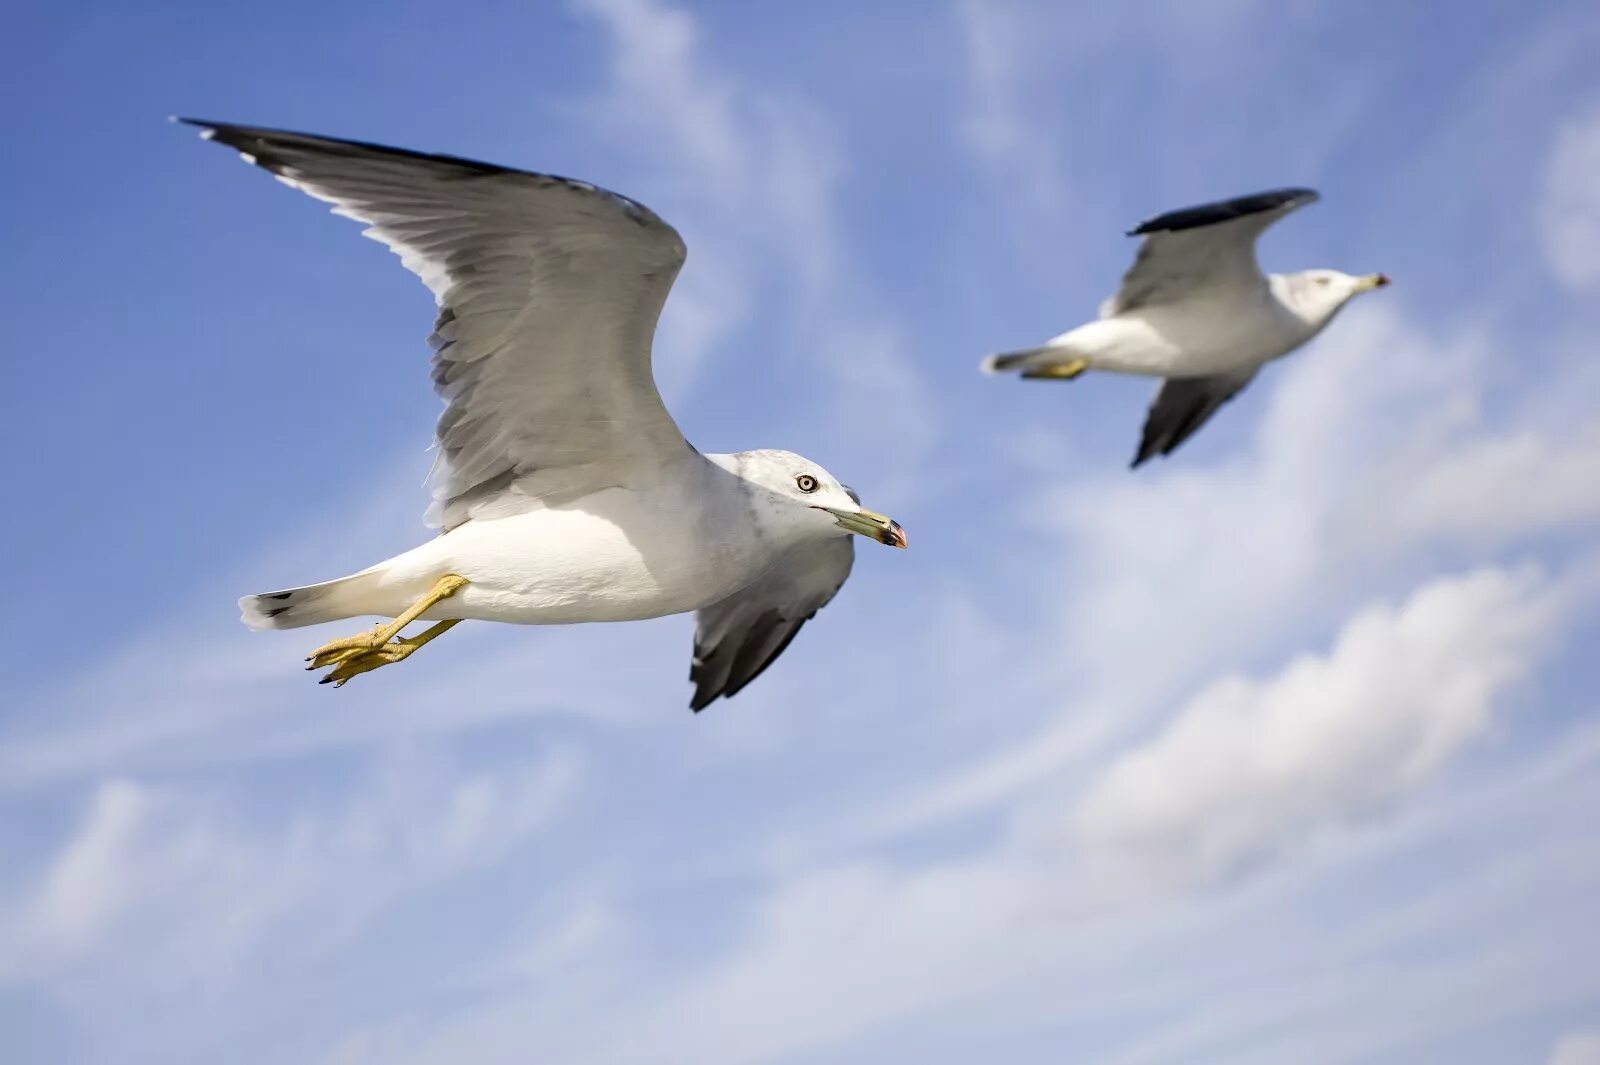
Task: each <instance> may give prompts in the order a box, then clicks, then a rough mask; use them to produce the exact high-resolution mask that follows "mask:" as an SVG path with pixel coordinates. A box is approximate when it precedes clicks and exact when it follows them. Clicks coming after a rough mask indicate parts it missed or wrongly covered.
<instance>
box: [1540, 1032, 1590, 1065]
mask: <svg viewBox="0 0 1600 1065" xmlns="http://www.w3.org/2000/svg"><path fill="white" fill-rule="evenodd" d="M1549 1065H1600V1034H1597V1033H1593V1032H1573V1033H1571V1034H1569V1035H1565V1036H1563V1037H1562V1038H1561V1041H1560V1042H1559V1043H1557V1044H1556V1047H1555V1049H1554V1050H1552V1051H1551V1052H1550V1061H1549Z"/></svg>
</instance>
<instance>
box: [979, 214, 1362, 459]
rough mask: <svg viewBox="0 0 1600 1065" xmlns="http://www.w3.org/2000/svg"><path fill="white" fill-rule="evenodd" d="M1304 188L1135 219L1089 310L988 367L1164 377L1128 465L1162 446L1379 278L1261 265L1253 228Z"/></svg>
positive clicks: (1026, 372)
mask: <svg viewBox="0 0 1600 1065" xmlns="http://www.w3.org/2000/svg"><path fill="white" fill-rule="evenodd" d="M1317 198H1318V197H1317V194H1316V193H1315V192H1313V191H1312V190H1310V189H1278V190H1275V191H1272V192H1263V193H1257V194H1254V195H1251V196H1241V197H1238V198H1236V199H1232V200H1223V201H1220V202H1217V203H1208V204H1202V205H1200V206H1198V207H1187V208H1184V209H1182V210H1179V211H1169V212H1168V213H1166V214H1163V215H1159V216H1157V217H1155V218H1152V219H1150V220H1149V221H1147V222H1144V223H1142V224H1140V225H1139V226H1137V227H1135V228H1134V229H1132V230H1131V231H1130V232H1129V236H1141V237H1143V238H1144V239H1143V241H1141V243H1140V245H1139V253H1138V256H1137V257H1136V258H1135V259H1134V263H1133V266H1132V267H1131V268H1130V269H1129V270H1128V272H1127V273H1126V274H1125V275H1123V278H1122V285H1121V287H1120V288H1118V290H1117V292H1116V293H1115V294H1114V295H1113V296H1111V297H1110V298H1109V299H1107V300H1106V301H1105V302H1104V303H1102V304H1101V305H1100V317H1099V319H1098V320H1097V321H1093V322H1089V323H1087V324H1085V325H1081V326H1079V327H1077V328H1076V329H1072V330H1070V331H1068V332H1066V333H1062V334H1061V335H1060V336H1058V337H1055V338H1053V339H1051V340H1049V341H1047V342H1045V343H1044V344H1042V345H1040V346H1039V347H1036V348H1027V349H1025V350H1022V351H1013V352H1007V353H1005V354H1002V355H991V356H989V358H987V359H985V360H984V363H983V368H984V370H985V371H986V372H989V373H1003V372H1006V371H1011V370H1015V371H1017V372H1018V373H1020V374H1021V376H1023V377H1025V378H1058V379H1060V378H1068V379H1070V378H1074V377H1077V376H1078V375H1079V374H1081V373H1083V372H1085V371H1088V370H1103V371H1107V372H1111V373H1127V374H1143V375H1148V376H1153V377H1162V378H1165V379H1166V380H1164V381H1163V383H1162V386H1161V388H1160V390H1159V391H1158V392H1157V393H1156V398H1155V400H1154V402H1153V403H1152V404H1151V406H1150V413H1149V416H1148V417H1147V418H1146V420H1145V427H1144V433H1143V436H1142V438H1141V440H1140V443H1139V450H1138V452H1137V454H1136V455H1135V456H1134V460H1133V465H1135V466H1138V465H1139V464H1140V463H1142V462H1144V461H1145V460H1146V459H1149V458H1150V457H1151V456H1152V455H1156V454H1161V455H1166V454H1170V453H1171V452H1172V451H1173V450H1174V449H1175V448H1177V446H1178V445H1179V444H1181V443H1183V441H1184V440H1186V439H1188V438H1189V437H1190V436H1192V435H1193V434H1194V432H1195V431H1196V430H1197V429H1199V428H1200V426H1201V425H1203V424H1204V423H1205V421H1206V419H1208V418H1210V417H1211V415H1212V414H1214V413H1215V412H1216V410H1217V408H1219V407H1221V406H1222V405H1223V404H1224V403H1226V402H1227V401H1228V400H1230V399H1232V398H1233V397H1234V396H1235V395H1237V394H1238V393H1239V391H1240V390H1241V389H1243V388H1244V387H1245V386H1246V385H1247V384H1249V383H1250V380H1251V379H1252V378H1253V377H1254V376H1255V373H1256V371H1257V370H1258V369H1259V368H1260V367H1261V366H1262V365H1263V364H1265V363H1267V362H1270V361H1272V360H1273V359H1276V358H1280V357H1282V356H1284V355H1287V354H1289V353H1290V352H1291V351H1294V350H1295V349H1296V348H1298V347H1300V346H1301V345H1303V344H1305V343H1306V342H1307V341H1309V340H1310V339H1311V338H1312V337H1314V336H1316V335H1317V334H1318V333H1319V332H1321V331H1322V329H1323V328H1324V327H1325V326H1326V325H1327V324H1328V323H1329V322H1330V321H1332V320H1333V317H1334V315H1336V314H1337V313H1338V312H1339V310H1340V308H1342V307H1343V306H1344V305H1345V304H1346V303H1347V302H1348V301H1349V300H1350V298H1351V297H1352V296H1355V295H1356V294H1358V293H1360V292H1365V291H1367V290H1368V289H1372V288H1378V287H1381V286H1383V285H1386V284H1388V283H1389V279H1388V278H1387V277H1386V276H1384V275H1383V274H1368V275H1365V276H1363V277H1353V276H1351V275H1349V274H1342V273H1339V272H1338V271H1336V270H1307V271H1302V272H1301V273H1297V274H1263V273H1262V272H1261V268H1260V266H1259V265H1257V262H1256V238H1258V237H1259V236H1260V235H1261V233H1262V232H1263V231H1264V230H1266V228H1267V227H1268V226H1270V225H1271V224H1272V223H1273V222H1276V221H1277V220H1278V219H1280V218H1282V217H1283V216H1285V215H1287V214H1289V213H1290V212H1291V211H1294V210H1295V209H1297V208H1299V207H1302V206H1304V205H1305V204H1308V203H1313V202H1315V201H1316V200H1317Z"/></svg>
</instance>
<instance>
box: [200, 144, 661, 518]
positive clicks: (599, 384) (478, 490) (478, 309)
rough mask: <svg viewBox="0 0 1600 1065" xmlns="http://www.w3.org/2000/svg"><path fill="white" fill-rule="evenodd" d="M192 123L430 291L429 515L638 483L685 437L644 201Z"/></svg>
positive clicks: (655, 231) (656, 228)
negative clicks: (666, 386) (390, 257)
mask: <svg viewBox="0 0 1600 1065" xmlns="http://www.w3.org/2000/svg"><path fill="white" fill-rule="evenodd" d="M185 121H192V120H185ZM193 124H194V125H198V126H201V127H203V128H204V130H205V133H204V134H203V135H204V136H206V137H207V138H208V139H211V140H216V141H218V142H220V143H223V144H227V145H229V146H231V147H233V148H236V149H238V150H239V152H240V154H242V155H243V156H244V158H245V160H246V161H248V162H250V163H253V164H255V165H256V166H259V167H262V168H264V169H266V170H268V171H270V172H272V173H273V174H274V175H276V176H277V177H278V179H279V180H281V181H283V182H284V183H285V184H287V185H289V186H291V187H293V188H297V189H299V190H301V191H302V192H305V193H308V194H310V195H312V196H315V197H316V198H318V199H320V200H325V201H327V202H329V203H332V204H334V211H335V213H336V214H340V215H344V216H345V217H348V218H353V219H355V220H357V221H359V222H363V223H365V224H366V225H367V226H368V227H369V228H368V229H367V230H366V235H367V236H369V237H372V238H373V239H375V240H379V241H381V242H383V243H384V244H386V245H388V246H389V248H390V249H392V250H393V251H394V252H395V253H396V254H397V255H399V256H400V261H401V262H402V263H403V264H404V265H405V267H406V269H408V270H410V271H411V272H413V273H415V274H416V275H417V276H418V277H420V278H421V279H422V280H423V283H424V284H426V285H427V286H428V288H429V289H430V290H432V292H433V294H434V298H435V301H436V302H437V304H438V306H439V316H438V320H437V322H436V324H435V327H434V331H433V335H432V336H431V337H430V338H429V341H430V343H431V344H432V345H433V347H434V360H433V379H434V384H435V386H436V387H437V389H438V391H439V393H440V395H442V396H443V397H444V398H445V400H446V402H447V407H446V409H445V411H444V413H443V414H442V415H441V416H440V418H439V424H438V428H437V441H438V445H439V448H440V451H441V457H442V462H441V463H440V466H439V468H438V470H437V471H436V476H435V481H434V500H435V506H434V509H433V510H432V511H430V519H431V520H434V521H435V522H436V523H438V524H441V525H443V526H444V527H445V528H446V529H449V528H452V527H454V526H456V525H459V524H460V523H461V522H463V521H465V520H467V518H468V517H470V516H472V514H473V513H474V512H475V508H480V507H490V508H505V507H506V506H507V505H508V503H509V505H510V506H511V507H512V508H515V507H517V506H519V505H522V504H526V505H535V501H545V502H551V501H554V500H556V499H559V498H563V497H572V496H576V495H582V494H585V493H587V492H589V491H593V490H596V489H598V488H602V487H607V486H610V485H630V484H637V483H640V482H641V481H643V480H645V479H648V478H650V477H651V476H652V474H653V473H654V471H656V470H658V469H659V468H660V466H661V465H662V464H663V463H665V462H669V461H672V460H675V459H677V458H679V457H681V456H682V455H683V454H684V453H685V452H686V451H687V450H689V444H688V442H687V441H686V440H684V438H683V435H682V433H681V432H679V430H678V427H677V425H676V424H674V423H673V420H672V417H671V416H670V415H669V414H668V413H667V411H666V408H665V407H664V406H663V405H662V403H661V397H660V395H659V393H658V392H657V391H656V386H655V380H654V378H653V376H652V373H651V367H650V345H651V340H652V338H653V336H654V333H655V326H656V319H657V318H658V317H659V315H660V313H661V307H662V304H663V303H664V302H665V301H666V297H667V292H668V290H669V289H670V288H671V287H672V282H673V279H674V278H675V277H676V276H677V273H678V269H679V267H680V266H682V264H683V259H684V246H683V241H682V240H681V239H680V238H679V236H678V234H677V232H676V231H675V230H673V228H672V227H671V226H669V225H667V224H666V223H665V222H663V221H662V220H661V219H660V218H658V217H656V215H655V214H653V213H652V212H650V211H649V210H648V209H647V208H645V207H644V206H642V205H640V204H638V203H635V202H633V201H632V200H629V199H627V198H625V197H622V196H618V195H615V194H613V193H610V192H606V191H605V190H603V189H599V188H596V187H595V186H593V185H589V184H586V183H584V182H580V181H573V180H570V179H567V178H560V177H553V176H550V175H544V174H532V173H527V172H523V171H516V170H508V169H505V168H502V167H496V166H490V165H487V164H484V163H477V162H473V161H471V160H467V159H457V158H453V157H450V156H439V155H424V154H420V153H416V152H408V151H403V150H399V149H393V148H384V147H380V146H377V145H370V144H362V143H359V142H354V141H343V140H336V139H332V138H326V137H314V136H307V135H303V134H297V133H287V132H282V131H277V130H266V129H256V128H248V127H241V126H230V125H224V124H218V123H209V122H193ZM512 497H515V498H512ZM518 499H520V500H522V504H519V503H518V502H517V500H518Z"/></svg>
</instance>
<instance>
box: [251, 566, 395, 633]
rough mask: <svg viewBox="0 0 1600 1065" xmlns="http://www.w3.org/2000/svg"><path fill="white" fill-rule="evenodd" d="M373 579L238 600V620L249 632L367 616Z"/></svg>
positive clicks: (357, 578) (363, 575)
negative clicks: (250, 630)
mask: <svg viewBox="0 0 1600 1065" xmlns="http://www.w3.org/2000/svg"><path fill="white" fill-rule="evenodd" d="M377 576H378V575H377V574H376V573H373V572H371V571H368V572H365V573H356V574H352V575H351V576H349V577H340V578H339V579H338V580H336V581H323V582H322V583H321V584H308V585H306V586H305V587H304V588H284V589H282V590H280V591H276V592H262V593H261V594H260V595H247V596H245V597H244V598H243V599H240V600H239V620H240V621H243V622H244V623H245V624H246V625H247V626H249V627H250V628H252V629H298V628H300V627H301V626H302V625H320V624H321V623H322V622H324V621H338V620H339V619H340V618H352V617H356V616H357V615H359V614H369V613H372V612H373V611H371V610H370V609H365V608H364V604H365V603H366V601H367V599H368V595H367V592H368V590H369V584H370V582H372V581H374V580H376V579H377Z"/></svg>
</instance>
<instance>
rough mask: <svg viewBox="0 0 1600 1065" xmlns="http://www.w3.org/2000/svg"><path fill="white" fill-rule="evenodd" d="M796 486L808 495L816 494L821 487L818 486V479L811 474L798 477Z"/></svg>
mask: <svg viewBox="0 0 1600 1065" xmlns="http://www.w3.org/2000/svg"><path fill="white" fill-rule="evenodd" d="M794 486H795V487H796V488H798V489H800V491H802V492H805V493H807V494H808V495H809V494H810V493H812V492H815V491H816V490H817V488H818V487H819V486H818V484H817V479H816V478H815V477H813V476H811V475H810V474H809V473H802V474H801V475H800V476H798V477H796V478H795V479H794Z"/></svg>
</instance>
